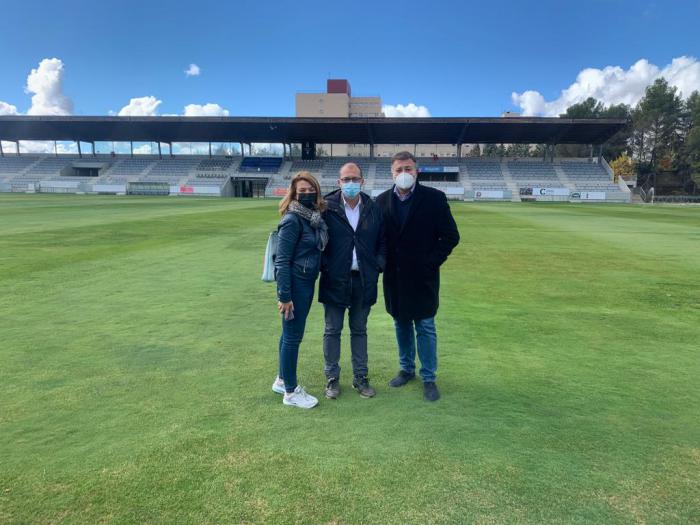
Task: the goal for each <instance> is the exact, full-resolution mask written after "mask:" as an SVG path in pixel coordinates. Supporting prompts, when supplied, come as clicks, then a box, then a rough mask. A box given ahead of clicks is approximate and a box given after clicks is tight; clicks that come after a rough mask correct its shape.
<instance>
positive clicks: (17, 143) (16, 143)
mask: <svg viewBox="0 0 700 525" xmlns="http://www.w3.org/2000/svg"><path fill="white" fill-rule="evenodd" d="M15 145H16V146H17V156H18V157H19V156H20V152H19V140H15Z"/></svg>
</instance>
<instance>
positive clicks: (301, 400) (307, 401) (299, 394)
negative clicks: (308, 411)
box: [282, 386, 318, 408]
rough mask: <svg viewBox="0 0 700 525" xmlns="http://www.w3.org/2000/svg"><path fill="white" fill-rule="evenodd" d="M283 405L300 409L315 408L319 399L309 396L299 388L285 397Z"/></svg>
mask: <svg viewBox="0 0 700 525" xmlns="http://www.w3.org/2000/svg"><path fill="white" fill-rule="evenodd" d="M282 403H284V404H285V405H289V406H293V407H299V408H313V407H315V406H316V405H318V399H316V398H315V397H314V396H311V395H309V394H307V393H306V392H305V391H304V389H303V388H302V387H300V386H297V387H296V388H295V389H294V392H292V393H291V394H285V395H284V397H283V398H282Z"/></svg>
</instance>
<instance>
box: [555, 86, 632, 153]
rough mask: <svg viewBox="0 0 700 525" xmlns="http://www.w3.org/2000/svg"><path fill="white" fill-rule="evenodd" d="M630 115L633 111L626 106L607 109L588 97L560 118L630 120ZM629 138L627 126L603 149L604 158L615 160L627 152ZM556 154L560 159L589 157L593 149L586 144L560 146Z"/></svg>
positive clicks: (599, 102) (571, 107)
mask: <svg viewBox="0 0 700 525" xmlns="http://www.w3.org/2000/svg"><path fill="white" fill-rule="evenodd" d="M630 115H631V109H630V107H629V106H628V105H626V104H617V105H613V106H609V107H607V108H606V107H605V105H604V104H603V103H602V102H601V101H599V100H596V99H595V98H593V97H588V98H587V99H586V100H584V101H583V102H579V103H578V104H574V105H572V106H569V107H568V108H567V110H566V112H565V113H562V114H561V115H559V117H561V118H568V119H594V118H609V119H629V118H630ZM629 136H630V129H629V127H627V126H626V127H625V128H624V129H622V130H620V131H619V132H617V133H616V134H615V135H614V136H613V137H612V138H611V139H610V140H609V141H608V142H607V143H606V144H605V146H604V147H603V156H605V157H607V158H609V159H614V158H617V157H619V156H620V155H621V154H622V153H625V152H627V151H628V144H627V143H628V141H629ZM555 154H556V155H557V156H559V157H587V156H589V155H590V154H591V148H590V145H585V144H559V145H557V147H556V151H555Z"/></svg>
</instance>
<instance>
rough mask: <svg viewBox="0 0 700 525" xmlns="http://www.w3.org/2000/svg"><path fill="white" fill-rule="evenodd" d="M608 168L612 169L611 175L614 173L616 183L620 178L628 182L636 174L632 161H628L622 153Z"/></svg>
mask: <svg viewBox="0 0 700 525" xmlns="http://www.w3.org/2000/svg"><path fill="white" fill-rule="evenodd" d="M610 167H611V168H612V170H613V173H615V182H617V180H618V179H619V178H620V177H622V178H623V179H625V180H630V179H632V178H634V176H635V175H636V174H637V171H636V170H635V169H634V164H633V163H632V159H630V158H629V157H628V156H627V155H625V154H624V153H623V154H622V155H620V156H619V157H617V158H616V159H615V160H613V161H612V162H611V163H610Z"/></svg>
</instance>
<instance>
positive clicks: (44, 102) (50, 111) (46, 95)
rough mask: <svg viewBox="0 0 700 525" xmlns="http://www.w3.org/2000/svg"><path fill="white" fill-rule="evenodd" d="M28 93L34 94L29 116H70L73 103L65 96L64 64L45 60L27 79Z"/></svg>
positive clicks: (54, 60)
mask: <svg viewBox="0 0 700 525" xmlns="http://www.w3.org/2000/svg"><path fill="white" fill-rule="evenodd" d="M25 91H26V92H27V93H34V95H33V96H32V106H31V107H30V108H29V111H27V115H70V114H71V113H73V102H72V101H71V99H69V98H68V97H66V96H65V95H64V94H63V62H62V61H61V60H60V59H58V58H45V59H44V60H42V61H41V62H39V67H37V68H36V69H32V71H31V73H29V76H28V77H27V86H26V88H25Z"/></svg>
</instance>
